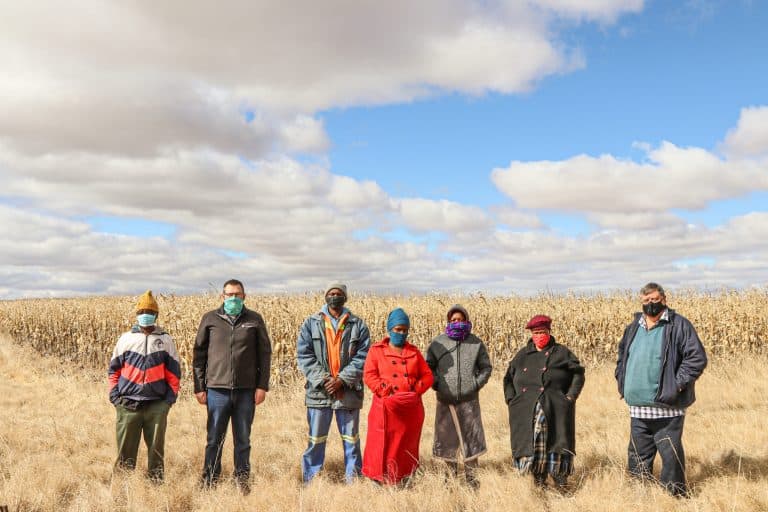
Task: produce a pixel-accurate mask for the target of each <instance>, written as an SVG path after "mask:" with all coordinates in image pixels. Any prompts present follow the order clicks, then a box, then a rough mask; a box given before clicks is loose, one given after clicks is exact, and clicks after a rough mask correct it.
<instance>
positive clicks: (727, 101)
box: [0, 0, 768, 297]
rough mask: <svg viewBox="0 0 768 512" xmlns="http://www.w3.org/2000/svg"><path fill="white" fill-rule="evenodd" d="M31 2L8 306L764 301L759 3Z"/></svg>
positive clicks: (0, 140)
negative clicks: (393, 299)
mask: <svg viewBox="0 0 768 512" xmlns="http://www.w3.org/2000/svg"><path fill="white" fill-rule="evenodd" d="M36 2H37V0H35V1H32V2H30V4H29V5H27V4H24V5H19V6H13V7H10V6H8V7H3V8H0V9H2V11H5V12H0V14H2V16H0V20H2V21H0V34H2V35H0V48H1V49H0V58H2V59H3V62H6V63H8V64H7V67H8V70H9V72H10V73H9V77H12V78H9V79H8V80H5V81H3V82H2V84H0V110H2V111H4V112H6V113H7V114H6V115H4V116H3V119H2V120H0V177H2V178H3V179H4V183H5V184H6V186H5V187H4V191H3V192H2V193H0V217H2V219H3V221H2V225H3V229H4V230H5V231H6V232H5V235H6V236H5V237H4V238H5V239H6V240H14V244H13V245H12V246H11V247H9V248H8V249H7V250H6V251H4V256H0V264H2V269H3V270H2V273H0V296H5V297H15V296H19V294H22V295H31V296H36V295H41V296H62V295H64V296H67V295H82V294H93V293H96V294H104V293H107V294H111V293H135V292H138V291H142V290H143V289H146V288H148V287H155V288H158V289H161V290H166V291H174V292H179V293H194V292H197V291H202V290H206V289H207V288H208V283H211V282H218V281H222V280H224V279H226V278H229V277H231V276H233V275H235V276H239V277H241V278H243V279H244V280H246V281H247V282H249V283H253V285H252V286H253V287H254V288H256V289H257V290H262V291H281V292H282V291H286V292H291V291H304V290H308V289H317V288H320V287H322V286H323V283H324V282H326V281H328V280H335V279H344V280H349V281H350V283H351V284H352V285H353V287H357V288H362V289H366V290H374V291H375V290H393V289H398V288H400V287H402V288H403V290H404V291H417V292H418V291H424V290H434V289H442V290H447V291H470V290H478V289H482V290H487V291H488V292H494V293H536V292H537V291H540V290H541V289H543V287H545V286H546V287H547V288H548V289H550V290H551V289H555V290H562V291H565V290H579V291H586V292H590V291H598V290H605V289H615V288H618V289H626V288H633V287H637V285H638V284H642V282H643V281H647V280H657V281H663V282H664V283H665V284H667V285H668V286H670V287H672V288H674V287H676V286H678V287H690V286H694V287H695V286H701V287H712V286H715V287H717V286H722V287H735V288H744V287H749V286H754V285H757V286H765V284H766V283H768V273H767V272H766V271H765V270H762V267H761V262H763V261H765V258H766V257H768V245H767V244H766V242H763V241H762V240H764V239H766V238H768V237H766V236H765V235H766V234H768V98H766V91H768V66H766V64H765V62H766V60H765V56H764V53H765V50H764V49H765V48H768V36H766V34H765V30H764V27H765V26H766V25H768V4H766V3H765V2H752V1H733V2H726V1H716V0H711V1H708V0H690V1H681V2H674V3H672V2H662V1H642V0H604V1H594V0H584V1H581V2H573V1H569V0H526V1H513V0H492V1H490V2H489V1H479V0H450V1H448V0H446V1H443V2H441V1H438V0H425V1H424V2H421V3H419V4H413V3H410V2H407V1H394V2H392V3H390V4H387V5H386V6H384V5H382V4H380V3H377V2H358V3H353V4H349V3H345V2H344V1H343V0H337V3H338V4H339V5H337V6H335V8H334V6H332V5H328V6H325V7H320V6H318V5H316V4H314V3H307V2H301V1H298V0H297V1H296V2H295V4H296V5H285V6H281V7H274V8H271V7H270V8H268V7H267V6H258V7H254V6H253V5H251V4H249V3H248V2H245V1H235V2H233V3H232V4H230V5H228V6H227V7H226V8H225V9H221V10H216V11H215V12H214V10H213V8H212V7H208V6H197V7H195V8H189V6H187V5H185V4H184V3H183V2H176V1H169V2H168V3H166V4H163V5H162V6H159V5H150V4H141V3H139V4H136V5H132V6H130V7H128V8H126V9H125V10H119V9H117V8H114V7H107V8H103V9H101V8H100V9H94V8H93V7H94V6H93V2H94V0H77V1H76V2H74V3H73V5H72V12H73V14H74V15H73V18H72V20H73V21H72V22H71V23H70V22H65V23H62V22H61V21H60V18H59V17H58V16H57V14H56V12H53V11H51V10H50V9H48V10H45V12H46V13H47V14H45V15H42V16H41V15H39V12H40V11H39V9H38V7H41V6H43V5H44V3H41V4H40V5H39V6H37V7H36V5H35V4H36ZM339 9H342V10H343V11H339ZM334 12H344V13H345V18H344V19H343V20H340V19H339V18H338V17H334V16H333V13H334ZM214 14H215V15H214ZM117 19H120V20H121V24H120V26H119V27H118V28H115V29H114V30H110V31H107V30H102V29H101V28H99V27H106V26H113V25H114V21H115V20H117ZM75 21H77V22H75ZM84 25H87V26H88V27H89V28H85V29H84V28H83V26H84ZM286 26H289V27H293V28H292V29H291V30H289V31H281V30H278V27H286ZM19 27H27V29H28V30H27V29H25V30H21V29H20V28H19ZM41 34H46V36H45V37H43V36H42V35H41ZM201 34H204V35H205V36H206V37H205V38H201V37H200V35H201ZM210 41H215V43H212V44H211V43H210ZM51 49H53V50H51ZM72 69H77V70H79V73H78V74H77V76H74V75H73V74H72V72H71V70H72ZM649 254H651V255H653V256H652V257H651V258H649V257H648V255H649ZM147 255H151V257H150V258H149V260H150V261H152V264H151V265H145V264H143V263H142V262H144V261H146V260H147ZM649 262H652V263H651V264H649ZM18 282H25V291H24V292H18V291H16V289H15V286H16V283H18Z"/></svg>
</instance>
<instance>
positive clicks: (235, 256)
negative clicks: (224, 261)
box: [221, 250, 248, 260]
mask: <svg viewBox="0 0 768 512" xmlns="http://www.w3.org/2000/svg"><path fill="white" fill-rule="evenodd" d="M221 253H222V254H223V255H225V256H229V257H230V258H232V259H233V260H244V259H247V258H248V253H245V252H239V251H227V250H222V251H221Z"/></svg>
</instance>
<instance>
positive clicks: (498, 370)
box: [0, 290, 768, 512]
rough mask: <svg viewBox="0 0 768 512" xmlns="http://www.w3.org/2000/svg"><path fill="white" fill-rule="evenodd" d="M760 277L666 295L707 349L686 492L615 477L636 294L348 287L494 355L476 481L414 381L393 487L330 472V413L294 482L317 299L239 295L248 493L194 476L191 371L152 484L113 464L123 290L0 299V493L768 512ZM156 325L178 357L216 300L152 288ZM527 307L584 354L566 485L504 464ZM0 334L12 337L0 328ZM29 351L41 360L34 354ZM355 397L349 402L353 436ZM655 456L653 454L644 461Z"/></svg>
mask: <svg viewBox="0 0 768 512" xmlns="http://www.w3.org/2000/svg"><path fill="white" fill-rule="evenodd" d="M767 299H768V290H758V291H749V292H741V293H726V292H722V293H715V294H702V293H693V292H691V293H674V294H670V296H669V303H670V306H671V307H673V308H675V309H677V310H678V311H680V312H681V313H682V314H683V315H685V316H687V317H688V318H690V319H691V320H692V321H693V322H694V325H695V326H696V327H697V328H698V331H699V334H700V336H701V338H702V340H703V341H704V344H705V346H706V347H707V349H708V351H709V354H710V356H711V358H710V365H709V367H708V368H707V370H706V371H705V372H704V375H703V376H702V378H701V379H700V381H699V383H698V385H697V395H698V400H697V402H696V403H695V404H694V405H693V407H691V408H690V410H689V412H688V414H687V415H686V427H685V436H684V442H685V450H686V459H687V468H688V480H689V485H690V487H691V489H692V493H693V497H692V498H691V499H689V500H677V499H675V498H673V497H671V496H668V495H667V494H666V493H665V492H664V491H663V490H662V489H661V488H660V487H659V486H657V485H654V484H652V483H646V484H642V483H639V482H636V481H634V480H632V479H630V478H628V477H627V475H626V454H627V442H628V430H629V417H628V411H627V407H626V404H624V402H623V401H622V400H620V399H619V397H618V394H617V393H616V387H615V381H614V378H613V360H614V357H615V356H614V354H615V350H616V344H617V343H618V339H619V336H620V334H621V332H622V329H623V328H624V326H625V324H626V323H627V322H628V320H629V319H630V318H631V314H632V313H633V312H634V311H636V310H637V309H638V304H637V298H636V296H635V294H634V293H629V292H628V293H625V294H621V293H616V294H611V295H597V296H577V295H562V296H553V295H540V296H537V297H528V298H523V297H483V296H480V295H474V296H463V297H457V296H443V295H423V296H404V297H394V296H389V297H377V296H360V295H353V296H352V297H351V300H350V303H349V307H350V309H352V310H353V311H355V312H356V313H357V314H359V315H360V316H362V317H363V318H365V319H366V320H367V322H368V323H369V325H370V327H371V331H372V337H373V338H379V337H381V336H383V335H384V319H385V317H386V315H387V313H388V312H389V310H390V309H392V308H393V307H395V306H398V305H399V306H402V307H404V308H405V309H406V310H407V311H408V312H409V313H410V314H411V318H412V324H413V329H412V333H413V340H414V341H415V342H416V343H417V344H418V345H420V346H421V347H424V345H425V344H426V343H427V342H428V341H429V340H430V339H431V337H433V336H434V335H435V334H437V333H438V332H440V331H441V330H442V328H443V322H444V314H445V311H446V310H447V309H448V307H449V306H450V305H452V304H453V303H456V302H460V303H462V304H464V305H465V306H467V307H468V309H469V311H470V314H471V315H473V319H472V320H473V322H474V325H475V332H477V333H478V334H479V335H480V336H481V337H482V338H484V339H485V340H486V342H487V344H488V346H489V350H490V352H491V354H492V357H493V359H494V371H493V376H492V379H491V381H490V382H489V384H488V385H487V386H486V387H485V388H484V389H483V390H482V392H481V394H480V400H481V406H482V418H483V424H484V426H485V431H486V438H487V442H488V453H487V454H485V455H483V456H482V457H481V458H480V471H479V474H478V475H479V479H480V483H481V486H480V489H479V490H478V491H472V490H471V489H469V488H468V487H467V486H466V485H464V484H463V483H462V480H461V479H458V480H457V479H453V478H450V477H447V473H446V467H445V465H444V464H443V463H441V462H439V461H438V460H436V459H435V458H433V457H432V455H431V446H432V441H433V435H434V428H433V422H434V417H435V398H434V393H431V392H430V393H427V394H426V395H424V405H425V409H426V420H425V423H424V429H423V433H422V440H421V450H420V451H421V464H422V465H421V468H420V469H419V471H418V473H417V475H416V478H415V480H414V483H413V485H412V486H411V487H409V488H407V489H393V488H386V487H380V486H377V485H374V484H372V483H371V482H368V481H365V480H361V481H359V482H357V483H355V484H353V485H351V486H346V485H344V484H343V467H344V466H343V454H342V448H341V441H340V438H339V436H338V432H337V431H336V428H335V427H332V429H331V433H330V437H329V443H328V453H327V457H326V466H325V470H324V471H323V473H322V474H321V475H320V477H319V478H318V479H316V480H315V481H314V482H313V483H312V485H310V486H309V487H302V486H301V471H300V458H301V453H302V451H303V450H304V449H305V447H306V443H307V438H306V435H307V431H306V429H307V426H306V409H305V406H304V389H303V386H302V385H301V383H300V382H296V380H295V379H296V370H295V363H294V347H295V341H296V335H297V332H298V328H299V324H300V323H301V321H302V320H303V319H304V317H306V316H307V315H309V314H310V313H312V312H314V311H315V310H316V309H317V308H318V307H319V305H320V304H321V303H322V297H321V296H319V295H311V294H307V295H293V296H284V297H276V296H249V297H248V299H247V301H246V303H247V304H249V305H250V306H251V307H253V308H254V309H257V310H258V311H260V312H261V313H262V314H263V315H264V316H265V319H266V321H267V323H268V327H269V329H270V334H271V337H272V342H273V348H274V353H275V357H274V363H275V364H274V365H273V369H274V372H275V373H274V377H275V380H276V381H279V382H280V383H281V384H282V385H277V386H274V388H273V389H272V390H271V391H270V392H269V394H268V397H267V401H266V402H265V403H264V404H263V405H260V406H259V407H258V408H257V411H256V416H255V419H254V424H253V433H252V436H251V442H252V445H253V451H252V453H251V462H252V464H253V469H252V473H253V474H252V478H253V484H252V485H253V488H254V492H253V493H251V494H250V495H249V496H242V495H241V494H240V493H239V492H238V491H237V489H236V487H235V486H234V484H233V483H232V482H231V481H230V480H227V481H226V482H224V483H222V485H220V486H218V487H217V488H215V489H214V490H211V491H202V490H200V489H199V488H198V487H197V482H198V479H199V476H200V471H201V467H202V460H203V448H204V445H205V435H206V412H205V408H204V407H202V406H200V405H199V404H198V403H197V402H196V401H195V400H194V398H193V397H191V396H190V392H191V389H190V388H191V380H190V378H189V375H186V376H185V377H184V378H183V380H182V393H181V396H180V397H179V401H178V402H177V404H176V405H174V407H173V408H172V410H171V412H170V414H169V419H168V435H167V438H166V483H165V484H163V485H160V486H158V485H155V484H153V483H150V482H149V481H147V480H146V479H145V478H144V477H143V469H144V468H145V467H146V450H145V448H144V446H142V447H141V448H140V450H139V460H138V467H139V468H140V469H139V470H137V471H136V472H135V473H133V474H129V475H121V474H119V473H113V472H112V464H113V462H114V459H115V412H114V408H113V407H112V405H111V404H110V403H109V400H108V399H107V395H108V393H107V379H106V365H107V361H108V359H109V357H110V355H111V352H112V348H113V345H114V343H115V341H116V340H117V337H118V336H119V334H120V333H121V332H123V331H124V330H126V329H127V328H128V327H129V326H130V324H131V323H132V320H133V319H134V316H133V309H134V305H135V298H133V297H93V298H79V299H67V300H43V299H35V300H19V301H6V302H0V330H2V331H4V333H0V375H2V376H3V378H2V379H0V410H2V411H3V414H0V506H7V507H8V509H9V510H11V511H14V512H27V511H56V512H62V511H78V512H79V511H89V512H90V511H96V510H98V511H101V510H104V511H107V510H109V511H112V510H119V511H137V512H138V511H141V512H143V511H146V510H167V511H178V512H187V511H198V510H199V511H210V510H216V511H234V510H238V511H239V510H242V511H246V510H274V511H294V510H298V511H313V512H314V511H317V512H321V511H326V510H335V511H338V512H346V511H350V512H352V511H359V510H360V508H361V506H362V507H364V508H365V509H366V510H370V511H379V510H382V511H385V510H386V511H388V512H391V511H408V512H414V511H430V512H431V511H440V512H453V511H456V512H458V511H462V512H463V511H467V512H480V511H482V512H494V511H506V510H509V509H510V508H513V509H514V508H518V509H521V510H522V509H525V510H574V511H584V512H587V511H589V512H596V511H600V512H602V511H627V510H633V511H638V512H655V511H658V510H663V511H691V512H692V511H696V512H702V511H706V512H716V511H723V510H739V511H742V510H744V511H763V512H764V511H768V485H766V482H768V448H766V447H768V429H765V428H763V426H764V425H765V418H766V417H768V400H767V399H766V397H767V396H768V382H766V379H765V368H766V366H767V365H768V351H766V349H765V343H764V340H765V335H764V333H765V332H766V328H768V317H767V315H768V308H766V305H768V300H767ZM158 300H159V303H160V308H161V313H160V315H161V316H160V323H161V324H162V325H163V326H164V327H165V328H167V329H168V331H169V332H171V333H172V334H173V336H174V337H175V339H176V342H177V344H178V347H179V350H180V353H181V356H182V358H183V359H184V361H185V362H186V364H185V367H186V368H187V371H188V368H189V361H190V359H191V349H192V343H193V340H194V337H195V332H196V330H197V323H198V321H199V318H200V316H201V315H202V313H203V312H204V311H207V310H210V309H213V308H215V307H217V305H218V302H219V301H218V298H217V297H216V296H215V295H198V296H187V297H182V296H159V297H158ZM536 313H546V314H548V315H550V316H552V317H553V318H554V324H553V332H554V334H555V335H556V336H557V337H558V338H559V339H560V340H561V341H563V342H565V343H566V344H568V345H569V346H571V347H572V348H573V349H574V351H575V352H576V353H577V354H578V355H579V356H580V357H581V358H582V360H583V361H584V363H585V365H586V367H587V382H586V386H585V388H584V391H583V393H582V395H581V397H580V398H579V400H578V405H577V409H576V414H577V418H576V425H577V427H576V436H577V441H576V446H577V455H576V470H575V473H574V475H573V477H572V483H573V492H572V493H570V494H561V493H558V492H556V491H554V490H551V489H550V490H541V489H537V488H536V487H535V486H534V485H533V484H532V482H531V479H530V478H529V477H527V476H521V475H519V474H517V472H516V471H515V470H513V468H512V464H511V454H510V448H509V426H508V419H507V407H506V404H505V403H504V398H503V392H502V382H501V378H502V375H503V373H504V368H505V366H506V363H507V361H508V360H509V358H511V356H512V353H513V352H514V351H515V350H516V349H517V348H518V347H519V346H520V345H521V344H522V343H523V342H524V341H525V339H526V337H525V334H526V331H525V330H524V329H523V326H524V325H525V322H526V321H527V320H528V318H529V317H530V316H532V315H533V314H536ZM12 338H13V339H12ZM40 354H43V357H40ZM369 407H370V394H369V393H366V398H365V402H364V406H363V410H362V412H361V433H362V434H363V439H362V444H363V449H365V437H364V435H365V432H366V431H367V413H368V408H369ZM223 465H224V474H225V475H230V474H231V472H232V441H231V435H228V437H227V441H226V442H225V446H224V460H223ZM658 471H659V464H658V461H657V464H656V474H658Z"/></svg>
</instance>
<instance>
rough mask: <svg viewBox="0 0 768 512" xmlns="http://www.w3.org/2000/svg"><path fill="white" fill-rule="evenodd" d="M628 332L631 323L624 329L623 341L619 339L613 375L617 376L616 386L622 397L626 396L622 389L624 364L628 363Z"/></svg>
mask: <svg viewBox="0 0 768 512" xmlns="http://www.w3.org/2000/svg"><path fill="white" fill-rule="evenodd" d="M630 325H631V324H630ZM628 334H629V325H628V326H627V327H626V328H625V329H624V334H622V336H621V341H619V353H618V356H617V358H616V370H615V371H614V372H613V376H614V377H615V378H616V386H617V389H618V390H619V395H621V397H622V398H623V397H624V390H622V389H621V376H622V375H623V374H624V365H625V364H626V361H624V349H625V347H626V345H627V337H628Z"/></svg>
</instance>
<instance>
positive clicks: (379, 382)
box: [363, 347, 392, 398]
mask: <svg viewBox="0 0 768 512" xmlns="http://www.w3.org/2000/svg"><path fill="white" fill-rule="evenodd" d="M371 349H372V350H371V351H369V353H368V358H367V359H366V360H365V365H364V366H363V382H365V385H366V386H368V389H370V390H371V391H372V392H373V393H374V394H375V395H377V396H380V397H382V398H383V397H385V396H389V395H391V394H392V385H391V384H389V383H387V382H385V381H384V379H382V378H381V375H379V357H380V352H381V351H380V350H376V349H374V348H373V347H371Z"/></svg>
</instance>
